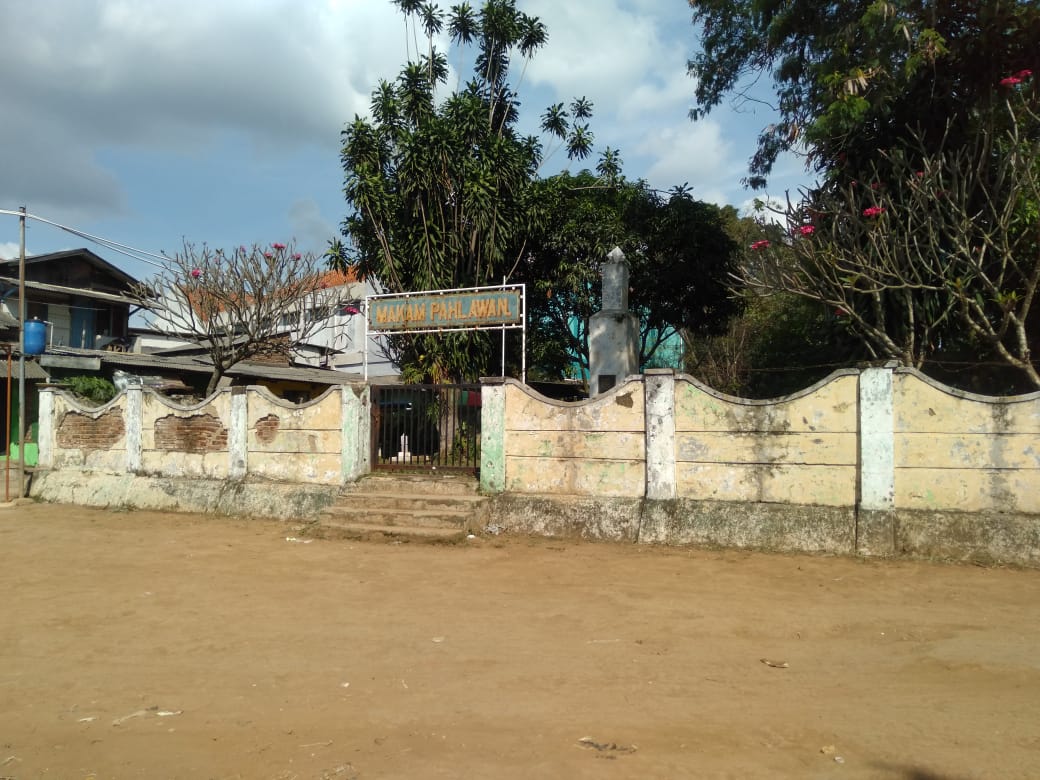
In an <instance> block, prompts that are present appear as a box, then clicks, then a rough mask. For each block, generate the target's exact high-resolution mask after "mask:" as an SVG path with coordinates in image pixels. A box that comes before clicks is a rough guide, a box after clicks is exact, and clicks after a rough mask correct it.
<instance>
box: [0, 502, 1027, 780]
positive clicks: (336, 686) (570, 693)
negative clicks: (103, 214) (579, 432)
mask: <svg viewBox="0 0 1040 780" xmlns="http://www.w3.org/2000/svg"><path fill="white" fill-rule="evenodd" d="M287 537H288V538H287ZM0 550H2V555H3V566H2V567H0V591H2V594H3V595H2V599H3V601H2V604H3V606H2V609H0V778H16V779H17V780H27V779H28V778H41V777H43V778H63V779H64V778H75V779H77V780H102V779H104V778H192V779H193V780H194V779H197V778H263V779H270V780H290V779H291V778H298V779H299V780H304V779H310V778H336V779H337V780H341V779H348V778H349V779H353V778H438V777H465V778H543V777H544V778H593V777H595V778H682V777H708V778H711V777H733V778H756V777H762V778H766V777H768V778H774V777H793V778H874V777H876V778H905V779H907V780H929V779H938V778H948V779H949V780H954V779H959V778H1013V777H1022V778H1025V777H1038V776H1040V572H1038V571H1019V570H1010V569H986V568H978V567H974V566H949V565H936V564H929V563H906V562H888V561H859V560H846V559H838V558H817V557H807V556H793V555H766V554H757V553H743V552H732V551H705V550H689V549H660V548H655V549H647V548H639V547H636V546H622V545H606V544H590V543H579V542H570V541H568V542H559V541H550V540H526V539H502V538H501V537H495V538H487V539H478V540H474V541H471V542H468V543H466V544H464V545H460V546H447V547H444V546H426V545H415V544H398V545H394V544H386V543H364V542H360V543H359V542H347V541H329V540H313V541H309V542H308V541H306V540H305V539H304V538H303V537H300V538H296V532H295V531H294V527H293V526H288V525H284V524H279V523H273V522H267V521H246V520H229V519H225V518H207V517H200V516H189V515H162V514H153V513H143V512H141V513H113V512H103V511H96V510H89V509H81V508H76V507H67V506H47V505H32V506H20V507H15V508H3V509H0Z"/></svg>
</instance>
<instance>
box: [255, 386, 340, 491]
mask: <svg viewBox="0 0 1040 780" xmlns="http://www.w3.org/2000/svg"><path fill="white" fill-rule="evenodd" d="M342 405H343V401H342V395H341V392H340V389H339V387H334V388H330V389H329V390H328V391H326V392H325V393H324V394H323V395H322V396H320V397H319V398H318V399H316V400H314V401H311V402H309V403H307V404H306V405H303V406H296V405H294V404H290V403H287V402H285V401H282V400H281V399H279V398H276V397H275V396H273V395H271V394H269V393H267V392H266V391H263V390H260V391H257V390H253V389H251V390H250V391H249V403H248V414H247V434H246V435H247V442H246V443H247V447H248V450H249V473H250V474H256V475H258V476H262V477H267V478H269V479H280V480H287V481H291V482H319V483H323V484H336V483H338V482H340V481H341V463H342V456H341V451H342V447H343V441H342V439H343V435H342V421H341V419H340V418H341V414H342ZM274 418H277V423H274V424H273V425H272V423H273V420H274ZM258 423H260V425H261V426H264V425H266V426H267V427H266V430H265V431H264V433H263V434H262V433H261V430H260V429H258Z"/></svg>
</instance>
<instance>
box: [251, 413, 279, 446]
mask: <svg viewBox="0 0 1040 780" xmlns="http://www.w3.org/2000/svg"><path fill="white" fill-rule="evenodd" d="M280 423H281V420H279V419H278V415H275V414H269V415H267V416H266V417H261V418H260V419H259V420H257V421H256V438H257V439H259V440H260V441H261V442H262V443H263V444H270V443H271V442H273V441H274V439H275V437H276V436H277V435H278V426H279V424H280Z"/></svg>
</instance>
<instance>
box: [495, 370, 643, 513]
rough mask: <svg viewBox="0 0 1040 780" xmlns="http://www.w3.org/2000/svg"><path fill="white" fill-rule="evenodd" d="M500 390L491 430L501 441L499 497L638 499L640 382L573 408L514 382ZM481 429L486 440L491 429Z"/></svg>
mask: <svg viewBox="0 0 1040 780" xmlns="http://www.w3.org/2000/svg"><path fill="white" fill-rule="evenodd" d="M502 385H503V386H504V392H505V410H504V418H503V420H502V422H501V427H498V431H500V432H501V435H502V437H503V440H504V442H505V446H504V463H505V481H504V489H505V490H507V491H510V492H516V493H559V494H567V495H595V496H615V497H626V496H629V497H630V496H642V495H643V494H644V491H645V484H646V476H645V475H646V464H645V461H646V455H645V451H646V446H645V434H644V431H643V424H644V423H643V421H644V401H643V382H642V380H641V379H638V378H630V379H629V380H628V381H626V382H623V383H620V384H619V386H618V387H615V388H613V389H612V390H610V391H609V392H607V393H605V394H604V395H602V396H600V397H598V398H596V399H595V400H593V401H585V402H580V403H569V402H566V401H555V400H552V399H550V398H546V397H545V396H542V395H540V394H539V393H537V392H535V391H534V390H532V389H531V388H529V387H527V386H526V385H522V384H520V383H519V382H516V381H515V380H507V381H506V382H504V383H502ZM487 427H489V428H490V429H491V430H490V432H491V433H494V432H495V429H496V427H497V426H496V425H494V424H492V425H490V426H487ZM481 428H482V430H483V429H484V428H485V425H484V424H483V423H482V425H481ZM482 446H483V444H482Z"/></svg>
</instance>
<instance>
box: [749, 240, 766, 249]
mask: <svg viewBox="0 0 1040 780" xmlns="http://www.w3.org/2000/svg"><path fill="white" fill-rule="evenodd" d="M768 246H769V241H767V240H766V239H764V238H763V239H762V240H761V241H756V242H755V243H753V244H752V245H751V248H752V249H754V250H755V251H756V252H757V251H758V250H760V249H765V248H766V247H768Z"/></svg>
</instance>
